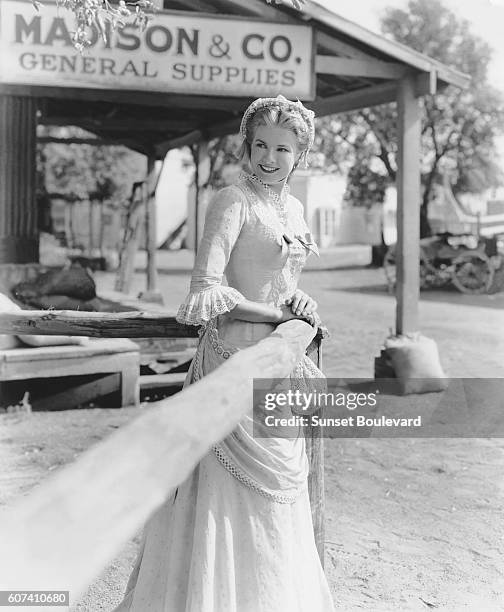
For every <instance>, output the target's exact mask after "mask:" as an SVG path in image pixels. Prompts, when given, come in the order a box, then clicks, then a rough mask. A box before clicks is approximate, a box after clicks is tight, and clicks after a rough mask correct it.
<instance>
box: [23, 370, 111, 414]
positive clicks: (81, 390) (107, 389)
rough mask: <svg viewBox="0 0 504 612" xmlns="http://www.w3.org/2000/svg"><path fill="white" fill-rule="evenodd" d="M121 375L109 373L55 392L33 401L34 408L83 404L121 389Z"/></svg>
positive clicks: (60, 408) (55, 408) (64, 407)
mask: <svg viewBox="0 0 504 612" xmlns="http://www.w3.org/2000/svg"><path fill="white" fill-rule="evenodd" d="M120 383H121V375H120V374H119V373H117V374H109V375H107V376H103V377H102V378H99V379H98V380H93V381H91V382H86V383H83V384H81V385H77V386H75V387H71V388H70V389H66V391H61V392H60V393H55V394H54V395H50V396H49V397H44V398H42V399H38V400H34V401H32V408H33V410H64V409H66V408H74V407H75V406H80V405H81V404H87V403H89V402H92V401H93V400H95V399H96V398H98V397H103V396H104V395H108V394H109V393H114V391H119V389H120Z"/></svg>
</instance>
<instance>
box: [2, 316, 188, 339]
mask: <svg viewBox="0 0 504 612" xmlns="http://www.w3.org/2000/svg"><path fill="white" fill-rule="evenodd" d="M0 333H1V334H47V335H50V336H57V335H60V336H90V337H96V338H163V337H169V338H188V337H189V338H190V337H197V336H198V328H197V327H195V326H192V325H190V326H186V325H181V324H180V323H177V321H176V320H175V317H174V316H171V315H169V314H168V313H166V312H149V313H146V312H136V311H135V312H82V311H78V310H23V311H20V312H2V313H0Z"/></svg>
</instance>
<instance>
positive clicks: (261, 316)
mask: <svg viewBox="0 0 504 612" xmlns="http://www.w3.org/2000/svg"><path fill="white" fill-rule="evenodd" d="M225 316H226V317H229V318H230V319H239V320H241V321H251V322H252V323H285V321H290V320H291V319H305V318H306V317H303V316H298V315H295V314H294V313H293V312H292V310H291V307H290V306H288V305H286V304H285V305H282V306H280V307H279V308H276V307H275V306H269V305H268V304H262V303H260V302H253V301H251V300H244V301H243V302H241V303H240V304H237V305H236V306H235V307H234V308H233V309H232V310H231V311H229V312H227V313H226V315H225Z"/></svg>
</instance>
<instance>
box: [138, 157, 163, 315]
mask: <svg viewBox="0 0 504 612" xmlns="http://www.w3.org/2000/svg"><path fill="white" fill-rule="evenodd" d="M162 171H163V162H162V163H161V168H159V169H158V168H156V157H155V156H153V155H149V156H148V158H147V177H146V179H145V185H146V194H145V196H146V203H145V232H146V242H147V289H146V291H144V292H142V293H141V294H140V295H139V296H138V297H139V298H140V299H141V300H144V301H145V302H156V303H157V304H162V303H163V296H162V295H161V293H159V291H158V272H157V265H156V251H157V239H156V227H157V222H156V217H157V214H156V188H157V185H158V183H159V178H160V176H161V172H162Z"/></svg>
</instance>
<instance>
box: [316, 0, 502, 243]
mask: <svg viewBox="0 0 504 612" xmlns="http://www.w3.org/2000/svg"><path fill="white" fill-rule="evenodd" d="M381 28H382V32H383V33H384V35H385V36H387V37H389V38H392V39H393V40H396V41H398V42H401V43H403V44H405V45H408V46H409V47H411V48H413V49H415V50H417V51H420V52H422V53H425V54H427V55H430V56H431V57H433V58H435V59H436V60H438V61H441V62H442V63H444V64H447V65H449V66H451V67H453V68H456V69H458V70H460V71H462V72H466V73H468V74H469V75H470V76H471V84H470V87H469V89H468V90H466V91H463V92H461V91H460V90H459V89H457V88H455V87H451V86H449V87H447V88H446V90H445V91H444V92H442V93H440V94H437V95H435V96H426V97H425V98H424V99H423V101H422V102H421V104H422V167H421V181H422V201H421V212H420V221H421V223H420V225H421V236H425V235H428V234H429V233H430V228H429V224H428V205H429V202H430V201H431V199H432V197H433V188H434V185H435V184H436V183H437V182H440V181H441V179H442V176H443V175H444V174H449V176H450V180H451V182H452V185H453V190H454V193H455V194H459V193H463V192H466V191H472V192H476V193H477V192H481V191H482V190H483V189H484V188H487V187H488V186H492V185H495V184H497V182H498V181H499V180H500V178H501V174H500V171H499V169H498V166H497V165H496V164H495V162H494V160H495V159H496V158H497V151H496V145H495V137H496V136H497V135H498V134H499V133H502V131H503V129H504V103H503V98H502V95H501V94H500V92H498V91H497V90H495V89H494V88H492V87H491V85H490V84H489V83H488V78H487V69H488V63H489V61H490V59H491V49H490V47H489V46H488V45H487V43H486V42H485V41H483V40H482V39H480V38H478V37H477V36H475V35H474V34H473V33H472V32H471V30H470V24H469V23H468V22H467V21H466V20H463V19H460V18H458V17H457V16H456V15H455V14H454V13H453V12H451V11H450V10H449V9H447V8H446V7H445V6H443V4H442V3H441V2H440V1H439V0H410V1H409V2H408V7H407V9H406V10H403V9H397V8H389V9H387V10H386V11H385V14H384V16H383V18H382V20H381ZM396 117H397V114H396V106H395V104H386V105H382V106H379V107H375V108H372V109H366V110H363V111H359V112H356V113H347V114H345V115H341V116H339V117H338V118H337V123H338V128H339V130H340V131H339V136H338V139H336V140H334V139H333V141H331V138H330V135H331V132H332V130H333V129H334V128H335V125H334V119H333V118H326V119H323V120H321V122H320V123H321V134H322V138H321V140H320V141H319V142H318V146H319V150H320V151H321V152H322V153H323V155H324V157H325V158H326V159H327V158H328V159H329V163H333V164H335V165H341V164H342V161H341V160H342V158H343V157H344V156H348V157H349V158H350V159H351V160H359V159H362V157H363V151H365V152H366V153H367V154H370V155H371V156H373V157H374V158H375V159H376V160H378V161H379V163H380V166H381V172H382V173H383V174H384V175H386V176H387V177H388V178H389V179H390V181H391V182H394V181H395V178H396V169H397V165H396V146H397V145H396V143H397V128H396ZM350 178H351V179H352V177H350ZM355 187H356V188H357V191H358V188H359V185H358V184H356V185H355Z"/></svg>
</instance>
